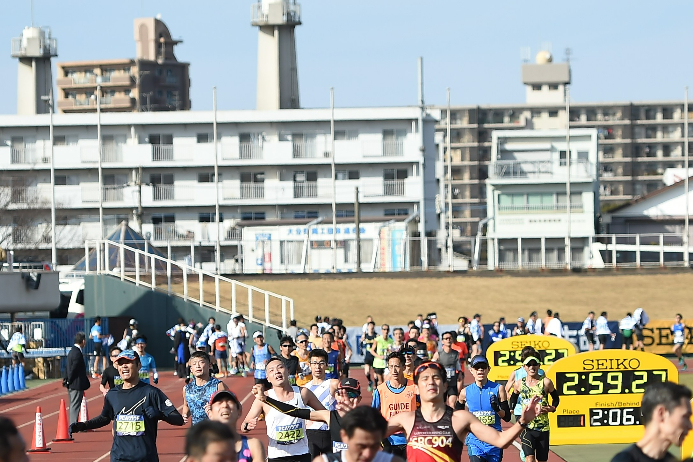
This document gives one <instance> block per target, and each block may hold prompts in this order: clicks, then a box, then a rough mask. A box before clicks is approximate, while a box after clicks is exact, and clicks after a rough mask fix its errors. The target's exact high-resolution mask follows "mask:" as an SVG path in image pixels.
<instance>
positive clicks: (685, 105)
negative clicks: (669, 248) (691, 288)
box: [683, 87, 690, 266]
mask: <svg viewBox="0 0 693 462" xmlns="http://www.w3.org/2000/svg"><path fill="white" fill-rule="evenodd" d="M683 112H684V117H685V118H684V119H683V131H684V134H683V136H684V138H683V152H684V156H685V157H684V162H685V163H684V166H685V168H686V177H685V178H684V180H683V181H684V189H685V191H686V213H685V214H684V215H683V250H684V253H683V262H684V263H685V264H686V266H689V265H690V258H689V254H688V244H689V243H688V233H689V222H688V219H689V218H688V216H689V214H690V212H689V208H688V201H689V198H688V195H689V193H688V87H686V91H685V99H684V100H683Z"/></svg>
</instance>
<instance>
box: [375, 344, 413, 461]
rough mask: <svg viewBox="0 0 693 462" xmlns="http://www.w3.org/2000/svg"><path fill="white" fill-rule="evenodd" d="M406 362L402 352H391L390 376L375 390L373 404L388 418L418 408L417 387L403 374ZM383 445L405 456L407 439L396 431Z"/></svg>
mask: <svg viewBox="0 0 693 462" xmlns="http://www.w3.org/2000/svg"><path fill="white" fill-rule="evenodd" d="M404 362H405V359H404V355H403V354H402V353H399V352H394V353H390V354H389V355H388V357H387V366H388V368H389V369H390V378H389V380H388V381H387V382H385V383H381V384H380V385H378V388H376V389H375V391H373V402H372V403H371V406H372V407H374V408H375V409H378V410H379V411H380V413H381V414H382V416H383V417H385V419H386V420H390V419H391V418H392V417H393V416H395V415H397V414H400V413H402V412H410V411H413V410H414V409H416V387H415V386H414V383H413V382H411V381H409V380H407V379H405V378H404V376H403V375H402V372H403V369H404ZM383 447H384V450H385V452H389V453H392V454H395V455H397V456H400V457H402V458H405V457H406V453H407V439H406V437H405V436H404V434H403V433H395V434H392V435H390V436H388V438H387V439H386V440H384V441H383Z"/></svg>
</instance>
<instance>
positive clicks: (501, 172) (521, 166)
mask: <svg viewBox="0 0 693 462" xmlns="http://www.w3.org/2000/svg"><path fill="white" fill-rule="evenodd" d="M491 167H492V168H491V169H490V170H489V179H490V180H533V181H536V180H544V181H546V180H556V181H563V180H564V179H565V178H567V176H568V169H567V166H566V165H562V164H561V163H559V162H558V161H554V160H545V161H543V160H542V161H535V160H533V161H525V160H499V161H496V162H493V163H492V164H491ZM570 177H571V179H572V180H575V181H578V180H591V179H594V178H596V177H597V172H596V170H595V165H594V164H593V163H591V162H589V161H586V160H577V161H572V162H571V163H570Z"/></svg>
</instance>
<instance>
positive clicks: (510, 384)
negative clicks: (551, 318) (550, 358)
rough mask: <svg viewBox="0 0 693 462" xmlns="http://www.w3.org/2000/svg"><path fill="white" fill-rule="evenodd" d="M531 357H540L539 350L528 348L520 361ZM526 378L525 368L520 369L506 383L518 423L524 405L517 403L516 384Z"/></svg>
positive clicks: (541, 373)
mask: <svg viewBox="0 0 693 462" xmlns="http://www.w3.org/2000/svg"><path fill="white" fill-rule="evenodd" d="M530 356H534V357H539V353H538V352H537V350H535V349H534V347H532V346H526V347H524V348H523V349H522V351H521V352H520V361H522V362H524V360H525V359H527V358H529V357H530ZM539 375H544V370H543V369H539ZM525 377H527V371H526V370H525V368H524V367H520V368H518V369H515V370H514V371H513V372H511V373H510V376H509V377H508V381H507V382H506V383H505V391H506V394H508V395H510V399H509V400H508V402H509V403H510V408H511V409H513V411H514V412H513V413H514V415H515V421H516V422H517V419H519V418H520V415H521V414H522V403H518V402H517V401H518V396H519V395H518V394H516V393H515V388H514V384H515V381H516V380H522V379H523V378H525ZM520 454H522V449H520ZM523 457H524V456H523Z"/></svg>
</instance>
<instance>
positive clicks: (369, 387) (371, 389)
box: [368, 384, 373, 392]
mask: <svg viewBox="0 0 693 462" xmlns="http://www.w3.org/2000/svg"><path fill="white" fill-rule="evenodd" d="M368 391H369V392H371V391H373V385H370V384H369V385H368Z"/></svg>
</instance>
